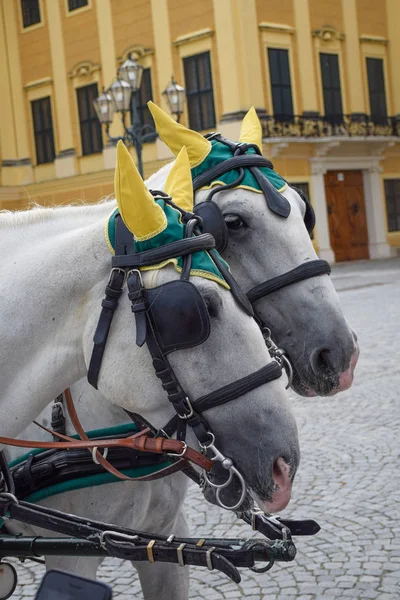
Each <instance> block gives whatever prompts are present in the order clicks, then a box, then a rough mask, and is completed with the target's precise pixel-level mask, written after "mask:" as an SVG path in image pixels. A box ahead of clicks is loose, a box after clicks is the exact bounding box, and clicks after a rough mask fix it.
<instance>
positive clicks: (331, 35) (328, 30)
mask: <svg viewBox="0 0 400 600" xmlns="http://www.w3.org/2000/svg"><path fill="white" fill-rule="evenodd" d="M312 36H313V37H316V38H319V39H320V40H322V41H323V42H335V41H342V40H344V38H345V35H344V33H341V32H340V31H339V30H338V29H336V27H332V26H331V25H323V27H321V29H314V30H313V32H312Z"/></svg>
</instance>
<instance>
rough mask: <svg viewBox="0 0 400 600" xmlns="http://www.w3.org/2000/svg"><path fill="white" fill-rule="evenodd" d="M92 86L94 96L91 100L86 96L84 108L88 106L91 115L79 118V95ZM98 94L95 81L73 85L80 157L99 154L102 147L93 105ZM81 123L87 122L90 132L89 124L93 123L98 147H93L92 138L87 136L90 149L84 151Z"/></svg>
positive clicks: (100, 131) (85, 123)
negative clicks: (96, 131)
mask: <svg viewBox="0 0 400 600" xmlns="http://www.w3.org/2000/svg"><path fill="white" fill-rule="evenodd" d="M94 86H96V94H95V96H94V97H93V98H92V100H90V99H88V98H86V109H87V108H88V107H89V113H91V116H90V117H89V118H86V119H81V111H80V102H79V96H80V94H81V93H82V91H83V90H87V89H88V88H90V87H94ZM98 95H99V86H98V82H97V81H92V82H91V83H87V84H86V85H80V86H77V87H75V101H76V106H77V112H78V123H79V139H80V149H81V156H82V157H85V156H92V155H93V154H101V153H102V152H103V149H104V141H103V130H102V126H101V123H100V121H99V119H98V117H97V114H96V111H95V109H94V106H93V100H94V99H95V98H97V97H98ZM82 124H84V125H87V124H89V125H90V127H89V128H88V129H89V130H90V132H91V133H92V131H93V130H92V126H91V125H92V124H95V128H98V132H99V139H100V149H94V138H93V137H92V136H89V138H88V139H89V140H90V148H91V151H90V152H86V151H85V149H86V148H85V146H86V142H84V136H83V132H82Z"/></svg>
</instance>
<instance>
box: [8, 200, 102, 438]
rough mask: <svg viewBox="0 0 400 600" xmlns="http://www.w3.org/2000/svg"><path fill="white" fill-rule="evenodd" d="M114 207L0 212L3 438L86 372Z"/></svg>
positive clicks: (23, 423)
mask: <svg viewBox="0 0 400 600" xmlns="http://www.w3.org/2000/svg"><path fill="white" fill-rule="evenodd" d="M111 210H112V206H111V205H109V204H104V205H100V206H93V207H90V206H86V207H74V208H72V207H66V208H59V209H53V210H52V209H37V210H33V211H30V212H28V213H25V214H23V213H20V214H16V215H14V216H10V215H1V216H0V227H1V229H2V236H1V240H2V245H3V251H2V256H4V257H6V260H5V261H3V263H2V265H1V267H0V279H1V281H2V285H3V286H4V287H5V288H7V289H8V290H9V292H8V293H7V294H3V295H2V297H1V296H0V305H1V313H2V315H3V317H4V318H2V320H1V323H0V337H1V339H2V342H3V343H2V344H1V347H0V378H1V382H2V385H1V391H0V410H1V412H2V431H3V434H4V435H17V434H18V433H19V432H20V431H21V430H22V429H23V428H24V427H26V426H27V425H28V423H29V422H30V421H32V420H33V419H34V418H35V417H36V416H37V415H38V413H39V412H40V411H41V410H42V409H43V408H44V406H45V405H46V404H47V403H48V402H50V401H51V400H52V399H53V398H54V397H55V396H56V395H57V394H58V393H60V391H62V390H63V389H64V388H66V387H68V386H69V385H71V384H72V383H74V382H75V381H77V380H78V379H80V378H81V377H83V376H84V375H85V374H86V365H85V360H84V355H83V336H84V331H85V325H86V323H87V320H88V316H89V315H90V314H91V313H93V312H96V313H98V311H99V306H98V305H96V306H95V305H94V304H95V301H94V298H95V297H96V294H94V293H93V290H94V289H95V288H98V295H97V298H98V301H100V298H101V294H102V293H103V289H102V288H104V286H105V283H106V280H107V275H108V271H109V268H110V267H109V265H110V255H109V251H108V250H107V247H106V244H105V241H104V235H103V227H104V222H105V219H106V217H107V215H108V214H109V213H110V212H111ZM3 226H4V227H3ZM7 256H8V260H7ZM4 287H3V290H4ZM90 334H91V335H93V332H90ZM88 335H89V332H88ZM6 407H7V408H6ZM3 415H4V417H3Z"/></svg>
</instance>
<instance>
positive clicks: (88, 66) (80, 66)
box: [68, 60, 101, 79]
mask: <svg viewBox="0 0 400 600" xmlns="http://www.w3.org/2000/svg"><path fill="white" fill-rule="evenodd" d="M100 70H101V65H99V64H97V63H93V62H92V61H91V60H82V61H81V62H79V63H77V64H76V65H75V66H74V67H73V68H72V69H71V71H69V73H68V77H69V78H70V79H75V78H76V77H90V76H91V75H93V73H97V71H100Z"/></svg>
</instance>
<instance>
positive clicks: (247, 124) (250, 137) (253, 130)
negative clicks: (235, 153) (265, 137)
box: [239, 106, 262, 151]
mask: <svg viewBox="0 0 400 600" xmlns="http://www.w3.org/2000/svg"><path fill="white" fill-rule="evenodd" d="M239 141H240V142H247V143H248V144H256V145H257V146H258V147H259V148H260V150H261V151H262V129H261V123H260V119H259V118H258V115H257V113H256V109H255V108H254V106H252V107H251V108H250V110H249V111H248V113H247V115H245V117H244V119H243V121H242V125H241V127H240V138H239Z"/></svg>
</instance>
